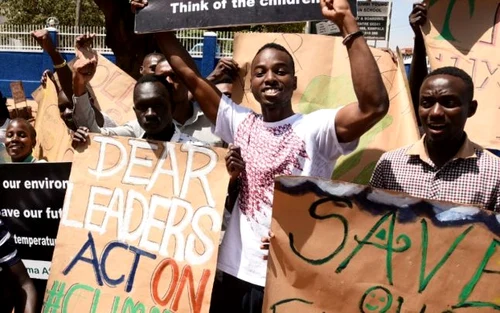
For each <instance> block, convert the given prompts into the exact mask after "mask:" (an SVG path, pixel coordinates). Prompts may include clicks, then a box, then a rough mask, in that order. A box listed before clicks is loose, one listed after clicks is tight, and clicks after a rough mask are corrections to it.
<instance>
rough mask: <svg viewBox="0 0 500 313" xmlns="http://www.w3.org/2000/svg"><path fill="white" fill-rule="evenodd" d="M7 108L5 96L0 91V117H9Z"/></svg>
mask: <svg viewBox="0 0 500 313" xmlns="http://www.w3.org/2000/svg"><path fill="white" fill-rule="evenodd" d="M9 117H10V114H9V109H8V108H7V98H5V97H4V96H3V94H2V92H1V91H0V118H9Z"/></svg>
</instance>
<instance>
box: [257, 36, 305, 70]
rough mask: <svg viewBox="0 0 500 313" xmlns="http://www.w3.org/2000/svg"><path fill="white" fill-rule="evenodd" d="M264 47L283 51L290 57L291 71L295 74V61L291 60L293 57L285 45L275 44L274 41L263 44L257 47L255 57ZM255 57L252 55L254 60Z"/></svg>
mask: <svg viewBox="0 0 500 313" xmlns="http://www.w3.org/2000/svg"><path fill="white" fill-rule="evenodd" d="M266 49H274V50H278V51H282V52H285V53H286V54H287V55H288V56H289V57H290V62H291V63H292V72H293V73H294V74H295V61H294V60H293V57H292V55H291V54H290V52H288V50H287V49H286V48H285V47H283V46H282V45H280V44H277V43H275V42H270V43H266V44H265V45H263V46H262V47H261V48H260V49H259V51H257V53H256V54H255V57H256V56H257V55H259V53H261V52H262V51H264V50H266ZM255 57H254V60H255Z"/></svg>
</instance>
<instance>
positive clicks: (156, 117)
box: [134, 82, 172, 135]
mask: <svg viewBox="0 0 500 313" xmlns="http://www.w3.org/2000/svg"><path fill="white" fill-rule="evenodd" d="M134 111H135V115H136V117H137V121H138V122H139V125H141V127H142V129H144V130H145V131H146V134H148V135H154V134H158V133H160V132H161V131H163V130H164V129H165V128H166V127H168V126H170V125H171V124H172V111H171V101H170V97H169V94H168V90H167V88H166V87H165V86H164V85H162V83H160V82H146V83H142V84H138V85H137V86H136V87H135V89H134Z"/></svg>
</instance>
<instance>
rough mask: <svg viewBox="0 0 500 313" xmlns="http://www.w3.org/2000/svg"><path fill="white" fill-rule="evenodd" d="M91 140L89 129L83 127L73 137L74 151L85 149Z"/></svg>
mask: <svg viewBox="0 0 500 313" xmlns="http://www.w3.org/2000/svg"><path fill="white" fill-rule="evenodd" d="M88 140H89V129H88V128H87V127H84V126H81V127H79V128H78V129H77V130H76V131H74V132H73V134H72V135H71V146H72V147H73V148H74V149H78V148H83V147H85V146H86V145H87V142H88Z"/></svg>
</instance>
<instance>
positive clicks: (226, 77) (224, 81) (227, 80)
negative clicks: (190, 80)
mask: <svg viewBox="0 0 500 313" xmlns="http://www.w3.org/2000/svg"><path fill="white" fill-rule="evenodd" d="M234 81H235V80H234V79H232V78H231V77H230V76H229V75H223V76H222V77H221V78H219V79H216V80H214V81H213V82H212V84H214V85H218V84H232V83H234Z"/></svg>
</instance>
